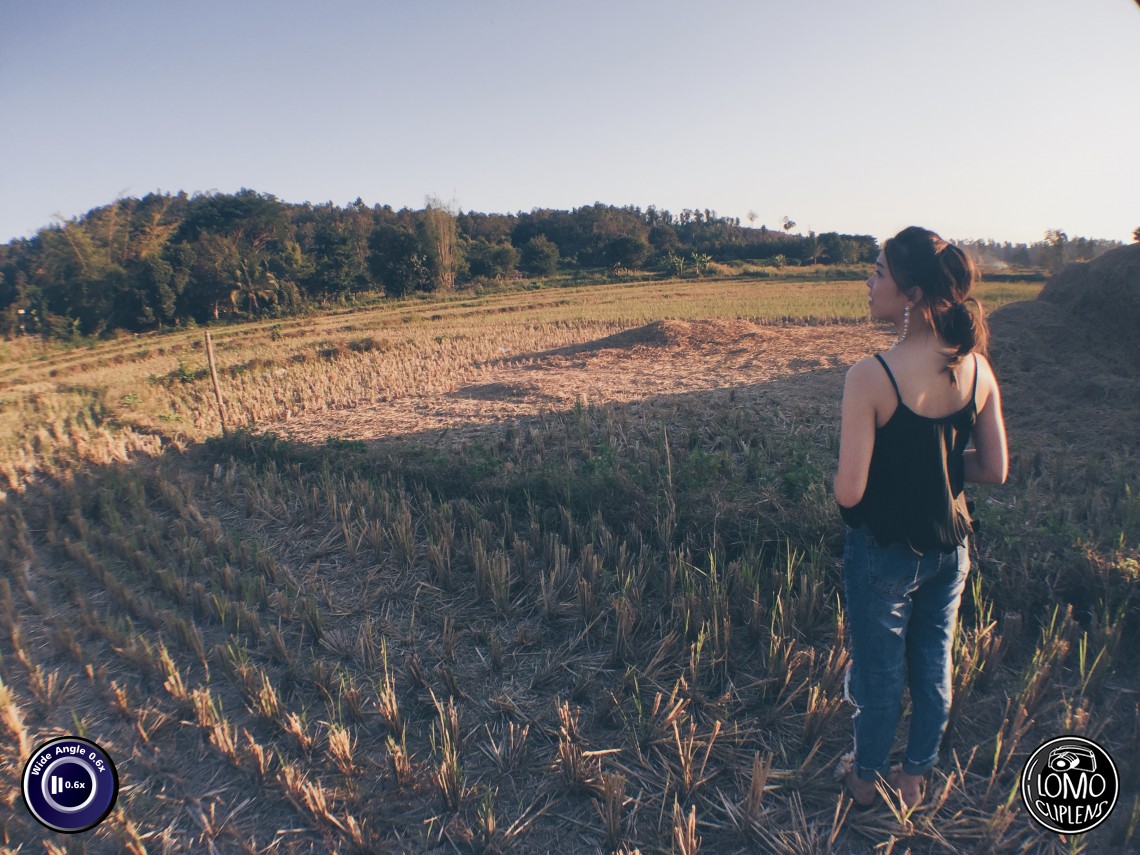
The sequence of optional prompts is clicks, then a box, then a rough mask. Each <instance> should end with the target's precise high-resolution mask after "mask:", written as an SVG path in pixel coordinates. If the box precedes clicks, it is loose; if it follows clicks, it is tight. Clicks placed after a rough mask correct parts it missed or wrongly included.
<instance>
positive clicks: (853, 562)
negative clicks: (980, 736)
mask: <svg viewBox="0 0 1140 855" xmlns="http://www.w3.org/2000/svg"><path fill="white" fill-rule="evenodd" d="M967 546H968V544H967V545H963V546H959V547H958V548H957V549H956V550H954V551H953V552H946V553H942V552H938V551H936V550H935V551H930V552H927V553H926V554H925V555H919V554H917V553H916V552H915V551H914V550H912V549H911V548H910V547H909V546H907V545H906V544H900V543H893V544H891V545H890V546H887V547H880V546H879V545H878V544H877V543H876V542H875V539H874V537H873V536H872V535H871V533H870V531H869V530H868V529H867V527H866V526H859V528H850V527H849V528H848V529H847V539H846V543H845V545H844V549H843V582H844V588H845V591H846V600H847V625H848V627H849V629H850V637H851V659H852V662H851V667H850V668H849V670H848V672H847V679H846V683H845V687H844V688H845V691H846V694H847V699H848V701H850V702H851V703H852V704H853V705H854V707H855V712H854V714H853V715H852V719H853V720H854V724H855V770H856V774H857V775H858V776H859V777H860V778H862V779H863V780H865V781H874V780H875V777H876V775H880V774H881V775H885V774H886V773H887V771H888V769H889V768H890V766H889V756H890V752H891V743H892V742H893V741H894V736H895V729H896V728H897V726H898V721H899V717H900V716H901V715H902V694H903V687H904V685H905V686H908V687H909V688H910V700H911V716H910V734H909V738H908V739H907V747H906V756H905V759H904V761H903V769H904V771H906V772H907V773H908V774H911V775H921V774H923V773H925V772H926V771H927V770H928V769H930V768H931V767H932V766H933V765H934V763H935V761H936V760H937V759H938V746H939V743H940V742H941V741H942V734H943V733H944V732H945V730H946V722H947V720H948V719H949V716H950V697H951V688H952V676H953V670H952V669H953V666H952V662H951V653H952V651H953V645H954V630H955V627H956V626H957V622H958V607H959V605H960V604H961V601H962V590H963V589H964V588H965V586H966V576H967V574H968V573H969V571H970V555H969V551H968V549H967Z"/></svg>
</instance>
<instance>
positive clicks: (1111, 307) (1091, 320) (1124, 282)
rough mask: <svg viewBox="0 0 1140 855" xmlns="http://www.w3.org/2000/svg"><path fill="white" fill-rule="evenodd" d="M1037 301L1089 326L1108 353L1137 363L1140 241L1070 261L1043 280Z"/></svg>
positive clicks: (1139, 357)
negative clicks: (1088, 258)
mask: <svg viewBox="0 0 1140 855" xmlns="http://www.w3.org/2000/svg"><path fill="white" fill-rule="evenodd" d="M1037 299H1038V300H1041V301H1043V302H1046V303H1050V304H1052V305H1054V306H1056V307H1057V308H1058V309H1060V310H1061V311H1063V312H1064V313H1065V316H1066V317H1067V318H1071V319H1072V320H1073V321H1075V322H1077V323H1083V324H1085V325H1087V326H1088V327H1089V332H1091V333H1092V334H1093V336H1094V338H1096V339H1097V340H1098V341H1100V342H1102V343H1103V344H1104V346H1105V347H1107V348H1108V349H1109V350H1110V351H1116V352H1119V353H1120V354H1121V355H1124V356H1128V357H1130V358H1131V359H1132V360H1133V361H1134V362H1135V363H1137V364H1138V365H1140V337H1138V336H1137V335H1136V331H1137V330H1138V329H1140V243H1137V244H1132V245H1130V246H1124V247H1121V248H1120V249H1114V250H1113V251H1112V252H1107V253H1105V254H1104V255H1102V256H1101V257H1100V258H1098V259H1096V260H1095V261H1090V262H1088V263H1087V264H1070V265H1069V266H1068V267H1066V268H1064V269H1063V270H1062V271H1061V272H1060V273H1058V274H1057V275H1056V276H1054V277H1053V278H1052V279H1050V280H1049V281H1048V282H1046V283H1045V287H1044V288H1043V289H1042V290H1041V295H1040V296H1039V297H1038V298H1037Z"/></svg>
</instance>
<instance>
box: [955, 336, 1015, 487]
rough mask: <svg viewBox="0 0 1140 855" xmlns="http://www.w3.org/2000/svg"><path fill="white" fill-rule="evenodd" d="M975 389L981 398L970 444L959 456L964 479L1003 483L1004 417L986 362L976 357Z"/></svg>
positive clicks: (1006, 468) (1006, 453)
mask: <svg viewBox="0 0 1140 855" xmlns="http://www.w3.org/2000/svg"><path fill="white" fill-rule="evenodd" d="M978 392H979V395H980V394H982V393H983V392H984V393H985V401H984V402H983V404H982V408H981V410H979V411H978V418H977V421H976V422H975V423H974V447H973V448H967V449H966V451H965V453H964V454H963V455H962V462H963V463H964V464H965V478H966V480H967V481H972V482H974V483H975V484H1004V483H1005V479H1006V477H1007V476H1008V475H1009V449H1008V447H1007V446H1006V439H1005V420H1004V418H1003V417H1002V413H1001V392H1000V391H999V390H998V385H997V378H996V377H994V372H993V369H992V368H991V367H990V363H989V362H988V361H987V360H986V359H985V358H984V357H981V356H979V357H978Z"/></svg>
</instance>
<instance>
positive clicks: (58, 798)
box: [22, 736, 119, 834]
mask: <svg viewBox="0 0 1140 855" xmlns="http://www.w3.org/2000/svg"><path fill="white" fill-rule="evenodd" d="M22 789H23V796H24V804H25V805H26V806H27V808H28V811H29V812H30V813H31V815H32V816H33V817H35V819H36V821H37V822H38V823H40V825H43V826H45V827H46V828H50V829H51V830H52V831H60V832H63V833H65V834H75V833H77V832H80V831H87V830H88V829H90V828H94V827H95V826H96V825H98V824H99V823H100V822H102V821H103V820H104V819H106V817H107V815H108V814H109V813H110V812H111V809H112V808H113V807H114V806H115V800H116V799H117V798H118V795H119V773H118V770H116V769H115V764H114V763H113V762H112V761H111V757H110V755H109V754H107V752H106V751H104V750H103V749H102V748H100V747H99V746H98V745H96V744H95V743H94V742H92V741H91V740H89V739H83V738H82V737H78V736H65V737H62V738H60V739H53V740H51V741H50V742H45V743H44V744H43V745H41V746H40V747H39V748H37V749H36V750H35V751H34V752H33V753H32V756H31V757H30V758H28V762H27V763H26V764H25V765H24V776H23V788H22Z"/></svg>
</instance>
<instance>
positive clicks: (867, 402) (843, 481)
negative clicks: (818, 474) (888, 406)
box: [834, 359, 885, 508]
mask: <svg viewBox="0 0 1140 855" xmlns="http://www.w3.org/2000/svg"><path fill="white" fill-rule="evenodd" d="M873 363H874V360H873V359H872V360H867V359H864V360H860V361H859V362H856V363H855V364H854V365H852V366H851V368H849V369H848V371H847V379H846V381H845V382H844V384H843V422H842V425H841V426H840V429H839V469H838V471H837V472H836V473H835V487H834V490H835V500H836V501H837V502H839V504H840V505H841V506H843V507H845V508H853V507H855V505H857V504H859V502H860V500H861V499H862V498H863V493H864V491H866V489H867V473H868V472H869V471H870V469H871V453H872V452H873V451H874V450H875V385H874V381H875V380H876V379H877V378H876V377H875V373H874V372H876V371H877V372H878V373H879V374H882V369H881V368H878V366H876V365H875V364H873ZM884 376H885V375H884Z"/></svg>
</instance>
